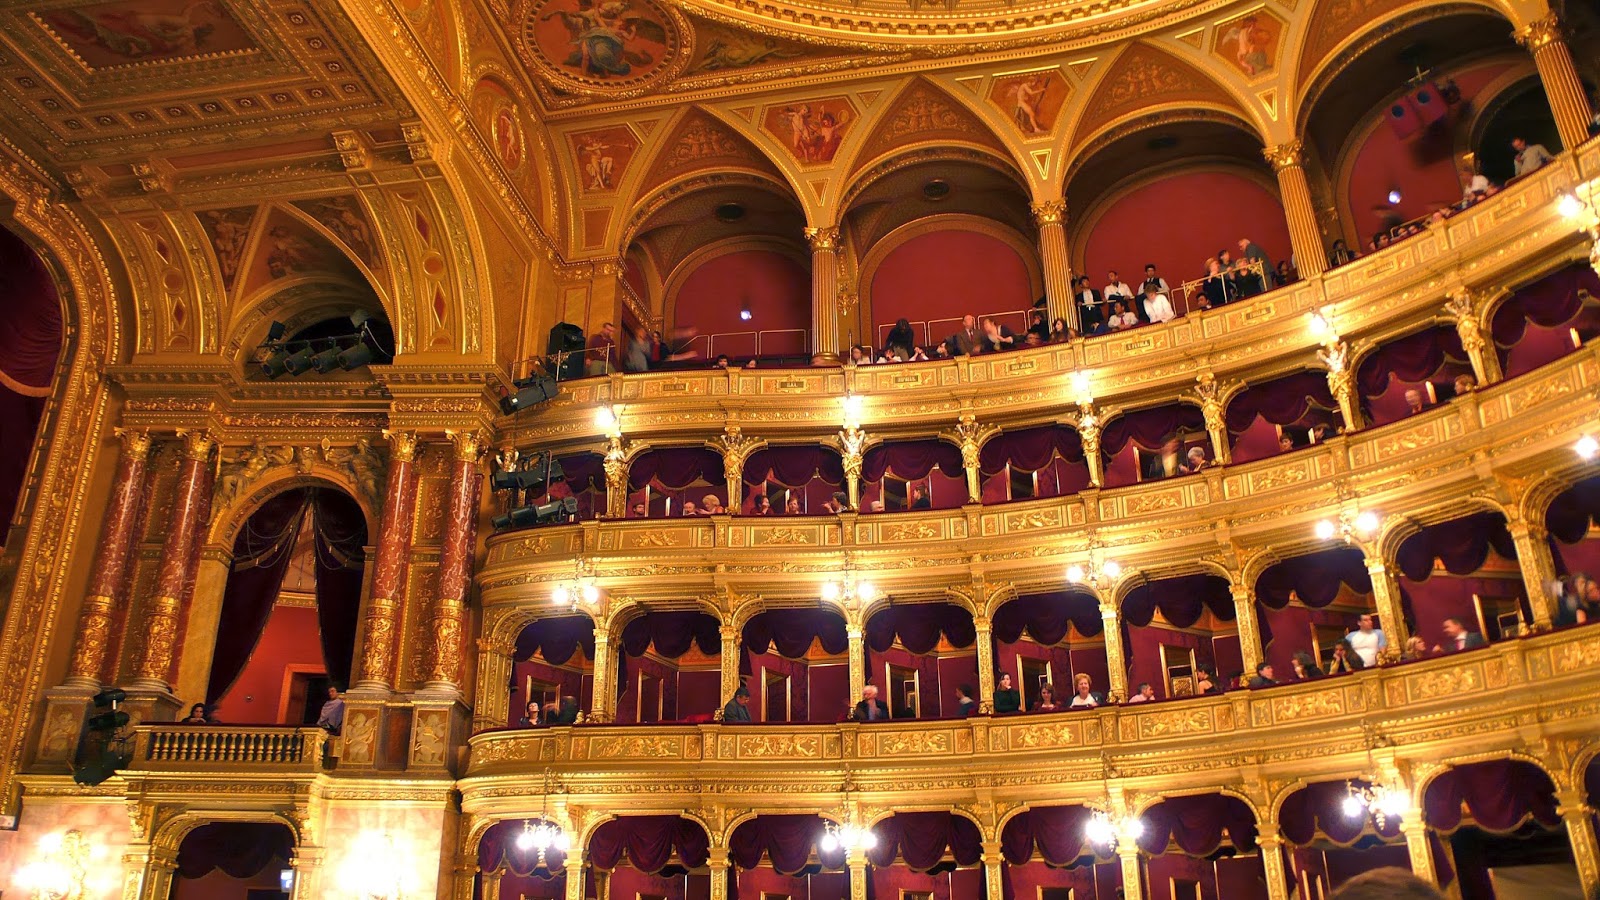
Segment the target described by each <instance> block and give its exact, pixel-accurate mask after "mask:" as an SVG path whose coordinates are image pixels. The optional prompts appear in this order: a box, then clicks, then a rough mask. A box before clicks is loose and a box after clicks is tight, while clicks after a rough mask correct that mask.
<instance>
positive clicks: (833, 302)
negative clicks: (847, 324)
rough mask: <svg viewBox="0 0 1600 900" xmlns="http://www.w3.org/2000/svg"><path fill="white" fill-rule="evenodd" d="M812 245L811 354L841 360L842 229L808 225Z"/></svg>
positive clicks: (821, 357) (828, 359) (822, 359)
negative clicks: (840, 247)
mask: <svg viewBox="0 0 1600 900" xmlns="http://www.w3.org/2000/svg"><path fill="white" fill-rule="evenodd" d="M806 243H808V244H810V245H811V355H812V358H813V359H814V360H818V361H826V362H838V361H839V229H838V227H837V226H834V227H829V228H807V229H806Z"/></svg>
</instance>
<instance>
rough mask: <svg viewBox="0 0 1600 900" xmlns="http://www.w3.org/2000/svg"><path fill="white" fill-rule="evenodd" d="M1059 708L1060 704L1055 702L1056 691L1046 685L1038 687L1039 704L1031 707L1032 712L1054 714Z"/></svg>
mask: <svg viewBox="0 0 1600 900" xmlns="http://www.w3.org/2000/svg"><path fill="white" fill-rule="evenodd" d="M1060 708H1061V704H1059V703H1057V702H1056V689H1055V688H1053V687H1051V686H1050V685H1048V684H1046V685H1041V686H1040V687H1039V702H1037V703H1035V704H1034V705H1033V711H1034V712H1055V711H1056V710H1058V709H1060Z"/></svg>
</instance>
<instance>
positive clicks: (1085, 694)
mask: <svg viewBox="0 0 1600 900" xmlns="http://www.w3.org/2000/svg"><path fill="white" fill-rule="evenodd" d="M1072 687H1073V689H1074V691H1075V693H1073V695H1072V702H1071V703H1069V704H1067V705H1068V706H1070V707H1072V708H1073V709H1094V708H1095V707H1097V706H1099V705H1101V704H1102V703H1105V702H1106V698H1105V695H1104V694H1098V693H1095V691H1094V684H1093V683H1092V682H1091V681H1090V680H1089V676H1088V674H1087V673H1085V672H1079V673H1078V675H1077V677H1076V678H1073V679H1072Z"/></svg>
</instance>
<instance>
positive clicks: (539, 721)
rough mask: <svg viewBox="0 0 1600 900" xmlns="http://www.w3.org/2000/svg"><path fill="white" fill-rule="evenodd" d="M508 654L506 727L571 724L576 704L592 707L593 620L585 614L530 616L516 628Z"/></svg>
mask: <svg viewBox="0 0 1600 900" xmlns="http://www.w3.org/2000/svg"><path fill="white" fill-rule="evenodd" d="M512 659H513V661H514V662H513V669H512V675H511V700H512V702H511V710H510V714H509V721H507V722H506V725H507V726H508V727H513V728H515V727H524V728H526V727H532V726H535V725H570V724H572V721H571V720H573V719H575V718H576V716H577V712H578V710H583V709H589V708H590V706H589V704H590V701H591V699H592V696H593V694H594V620H592V619H590V618H589V617H588V616H586V615H584V614H582V613H574V614H572V615H566V616H547V617H544V618H539V619H535V620H534V621H532V622H529V623H528V624H527V625H526V626H524V627H523V629H522V631H521V632H520V633H518V634H517V642H516V648H515V650H514V651H513V654H512ZM530 707H533V708H532V709H530ZM563 711H564V714H563ZM552 712H553V713H554V715H552Z"/></svg>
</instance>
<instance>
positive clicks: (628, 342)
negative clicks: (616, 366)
mask: <svg viewBox="0 0 1600 900" xmlns="http://www.w3.org/2000/svg"><path fill="white" fill-rule="evenodd" d="M621 362H622V371H624V372H647V371H649V369H650V335H649V334H648V333H646V332H645V331H644V329H642V328H640V329H632V328H628V327H627V323H626V322H624V323H623V328H622V361H621Z"/></svg>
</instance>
